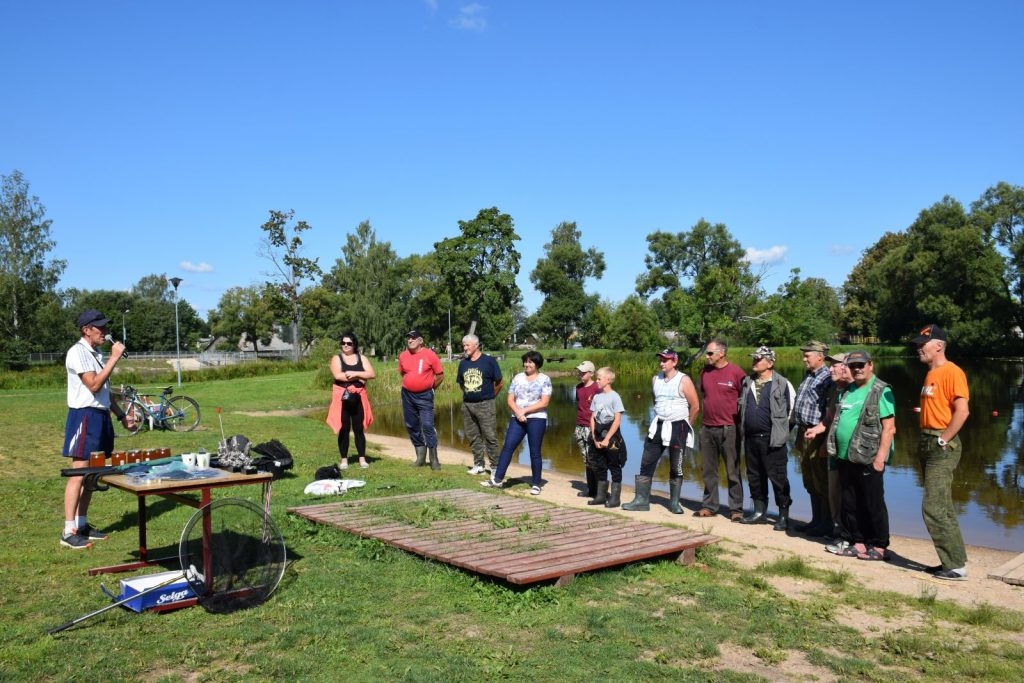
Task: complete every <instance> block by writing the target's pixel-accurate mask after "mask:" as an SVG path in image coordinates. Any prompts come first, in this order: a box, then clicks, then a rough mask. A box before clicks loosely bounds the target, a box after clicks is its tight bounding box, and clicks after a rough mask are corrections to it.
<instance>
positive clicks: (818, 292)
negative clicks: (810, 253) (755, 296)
mask: <svg viewBox="0 0 1024 683" xmlns="http://www.w3.org/2000/svg"><path fill="white" fill-rule="evenodd" d="M790 273H791V275H790V278H789V280H788V281H787V282H786V283H785V284H783V285H780V286H779V288H778V291H777V292H776V293H775V294H772V295H771V296H769V297H768V298H767V299H766V300H765V301H764V303H763V304H761V306H760V308H761V311H760V312H759V313H757V314H756V315H754V316H752V317H751V330H752V331H751V332H750V333H748V334H747V335H745V336H746V338H747V339H749V340H751V341H756V342H757V343H758V344H769V345H772V346H795V345H798V344H803V343H806V342H807V341H808V340H810V339H818V340H821V341H824V342H832V341H834V340H835V339H836V337H837V336H838V334H837V333H838V330H839V319H840V307H839V296H838V295H837V294H836V290H835V289H834V288H833V287H832V286H831V285H829V284H828V282H826V281H825V280H824V279H822V278H813V277H812V278H808V279H806V280H801V279H800V269H799V268H794V269H793V270H792V271H790Z"/></svg>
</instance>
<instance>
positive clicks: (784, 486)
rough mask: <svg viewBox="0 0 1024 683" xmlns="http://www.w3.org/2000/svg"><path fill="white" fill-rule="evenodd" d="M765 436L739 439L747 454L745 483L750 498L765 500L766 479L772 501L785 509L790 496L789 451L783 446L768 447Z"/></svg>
mask: <svg viewBox="0 0 1024 683" xmlns="http://www.w3.org/2000/svg"><path fill="white" fill-rule="evenodd" d="M768 442H769V435H768V434H764V435H760V434H747V435H746V436H745V437H744V438H743V446H744V451H745V452H746V456H747V483H748V484H749V485H750V497H751V498H752V499H753V500H760V501H763V502H765V503H767V502H768V482H771V484H772V490H773V491H774V492H775V504H776V505H778V506H779V507H780V508H788V507H789V506H790V504H792V502H793V499H792V497H790V495H789V474H788V473H787V471H786V468H787V466H788V465H789V453H788V450H787V449H786V445H785V444H783V445H781V446H779V447H778V448H771V447H770V446H769V445H768Z"/></svg>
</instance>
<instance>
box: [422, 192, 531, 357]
mask: <svg viewBox="0 0 1024 683" xmlns="http://www.w3.org/2000/svg"><path fill="white" fill-rule="evenodd" d="M459 230H460V231H461V234H460V235H459V236H458V237H449V238H447V239H444V240H442V241H440V242H437V243H435V244H434V251H435V256H436V257H437V262H438V265H439V267H440V270H441V277H442V278H443V280H444V284H445V288H446V289H447V290H448V292H449V293H450V294H451V296H452V299H453V301H452V321H453V325H455V326H458V327H459V328H460V329H462V328H466V327H468V326H469V325H470V324H471V322H472V321H474V320H475V321H476V322H477V327H476V334H477V336H479V337H480V342H481V344H482V345H483V346H484V348H490V349H498V348H504V346H505V344H506V342H507V341H508V340H509V339H510V338H511V336H512V332H513V330H514V320H513V310H514V308H515V306H517V305H518V304H519V303H520V302H521V300H522V293H521V292H520V291H519V286H518V285H517V284H516V276H517V275H519V258H520V255H519V252H518V251H516V248H515V243H516V242H518V241H519V239H520V238H519V235H517V234H516V231H515V228H514V227H513V224H512V217H511V216H509V215H508V214H507V213H500V212H499V211H498V209H497V208H496V207H491V208H489V209H482V210H480V212H479V213H477V215H476V218H474V219H473V220H471V221H459Z"/></svg>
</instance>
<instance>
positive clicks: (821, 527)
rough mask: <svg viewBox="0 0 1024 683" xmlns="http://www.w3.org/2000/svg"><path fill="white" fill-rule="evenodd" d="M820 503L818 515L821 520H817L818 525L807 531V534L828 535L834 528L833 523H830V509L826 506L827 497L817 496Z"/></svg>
mask: <svg viewBox="0 0 1024 683" xmlns="http://www.w3.org/2000/svg"><path fill="white" fill-rule="evenodd" d="M818 500H819V501H820V503H821V511H820V512H819V513H818V516H819V517H820V518H821V520H820V521H819V522H818V526H816V527H813V528H812V529H809V530H808V531H807V534H808V535H809V536H829V535H831V534H832V531H833V530H834V529H835V524H833V523H832V510H831V509H830V508H829V506H828V498H824V497H822V498H819V499H818Z"/></svg>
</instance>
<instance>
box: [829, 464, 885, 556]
mask: <svg viewBox="0 0 1024 683" xmlns="http://www.w3.org/2000/svg"><path fill="white" fill-rule="evenodd" d="M838 462H839V486H840V490H841V492H842V503H841V508H840V509H841V510H842V512H841V513H840V514H841V515H842V518H843V531H844V533H845V534H846V536H847V539H846V540H848V541H850V542H851V543H863V544H864V545H869V546H874V547H875V548H888V547H889V509H888V508H887V507H886V506H885V485H884V484H883V476H882V475H883V472H876V471H875V468H874V467H872V466H871V465H858V464H857V463H855V462H850V461H849V460H839V461H838Z"/></svg>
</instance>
